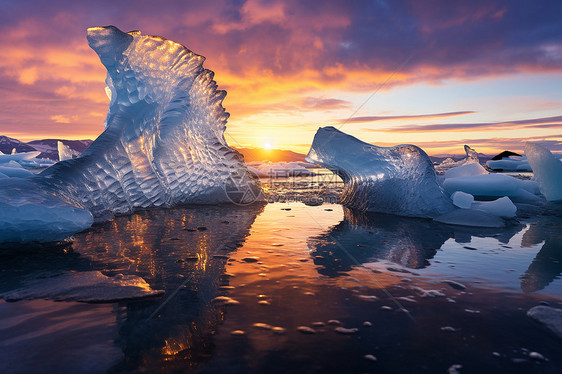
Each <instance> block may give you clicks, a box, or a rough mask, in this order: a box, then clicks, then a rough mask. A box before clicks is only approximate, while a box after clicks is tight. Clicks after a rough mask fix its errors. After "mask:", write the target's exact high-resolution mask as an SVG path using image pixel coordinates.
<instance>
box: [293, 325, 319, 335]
mask: <svg viewBox="0 0 562 374" xmlns="http://www.w3.org/2000/svg"><path fill="white" fill-rule="evenodd" d="M297 330H298V331H299V332H301V333H303V334H316V330H314V329H313V328H311V327H308V326H299V327H297Z"/></svg>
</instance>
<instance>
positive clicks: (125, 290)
mask: <svg viewBox="0 0 562 374" xmlns="http://www.w3.org/2000/svg"><path fill="white" fill-rule="evenodd" d="M163 293H164V291H160V290H153V289H152V288H150V286H149V285H148V283H146V282H145V280H144V279H142V278H141V277H138V276H136V275H122V274H117V275H115V276H114V277H108V276H106V275H103V274H102V273H101V272H99V271H85V272H63V273H59V274H56V275H53V276H52V277H44V278H40V279H33V280H30V281H28V282H27V283H26V284H25V285H24V287H22V288H19V289H16V290H13V291H8V292H5V293H3V294H0V298H3V299H4V300H6V301H17V300H32V299H48V300H55V301H81V302H114V301H118V300H128V299H136V298H142V297H148V296H155V295H161V294H163Z"/></svg>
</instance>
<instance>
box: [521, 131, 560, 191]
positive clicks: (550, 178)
mask: <svg viewBox="0 0 562 374" xmlns="http://www.w3.org/2000/svg"><path fill="white" fill-rule="evenodd" d="M525 155H526V156H527V159H528V161H529V164H530V165H531V168H532V169H533V174H534V176H535V179H536V180H537V181H538V183H539V186H540V190H541V192H542V194H543V195H544V197H545V198H546V199H547V200H548V201H559V200H562V163H561V162H560V160H559V159H558V158H556V157H554V155H553V154H552V153H550V151H549V150H548V149H546V148H545V147H543V146H541V145H538V144H536V143H531V142H528V143H527V144H526V145H525Z"/></svg>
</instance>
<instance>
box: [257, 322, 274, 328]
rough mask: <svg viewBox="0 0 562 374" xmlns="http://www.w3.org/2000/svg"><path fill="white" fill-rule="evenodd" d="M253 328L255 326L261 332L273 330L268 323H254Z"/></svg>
mask: <svg viewBox="0 0 562 374" xmlns="http://www.w3.org/2000/svg"><path fill="white" fill-rule="evenodd" d="M252 326H254V327H255V328H256V329H260V330H272V329H273V326H271V325H268V324H267V323H262V322H257V323H254V324H253V325H252Z"/></svg>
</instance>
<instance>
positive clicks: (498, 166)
mask: <svg viewBox="0 0 562 374" xmlns="http://www.w3.org/2000/svg"><path fill="white" fill-rule="evenodd" d="M486 165H487V166H488V167H489V168H490V169H492V170H495V171H521V172H523V171H533V170H532V169H531V166H530V165H529V161H528V160H527V157H526V156H509V157H505V158H502V159H500V160H488V161H486Z"/></svg>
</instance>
